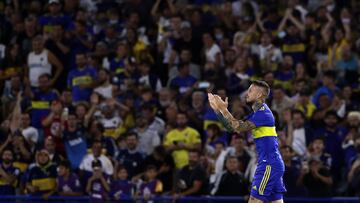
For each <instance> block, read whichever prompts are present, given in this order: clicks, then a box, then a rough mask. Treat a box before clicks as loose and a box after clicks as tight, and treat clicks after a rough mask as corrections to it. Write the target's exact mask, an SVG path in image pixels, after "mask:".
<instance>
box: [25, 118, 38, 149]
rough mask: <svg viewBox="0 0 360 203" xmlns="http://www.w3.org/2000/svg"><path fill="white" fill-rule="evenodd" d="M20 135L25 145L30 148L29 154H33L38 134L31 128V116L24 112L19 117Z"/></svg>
mask: <svg viewBox="0 0 360 203" xmlns="http://www.w3.org/2000/svg"><path fill="white" fill-rule="evenodd" d="M20 126H21V127H20V128H21V129H22V130H21V134H22V135H23V136H24V138H25V140H26V142H27V144H29V146H30V148H31V152H34V150H35V146H36V144H37V143H38V140H39V132H38V130H37V129H36V128H34V127H32V126H31V115H30V113H27V112H24V113H22V115H21V122H20Z"/></svg>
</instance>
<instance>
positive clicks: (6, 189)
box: [0, 166, 21, 195]
mask: <svg viewBox="0 0 360 203" xmlns="http://www.w3.org/2000/svg"><path fill="white" fill-rule="evenodd" d="M1 167H2V168H3V170H4V171H5V173H7V174H9V175H12V176H14V177H16V180H15V181H14V182H13V183H12V184H10V183H9V182H8V181H7V180H6V179H5V178H4V177H2V176H0V195H15V188H16V186H17V184H18V179H19V176H20V173H21V172H20V169H18V168H16V167H14V166H10V167H8V168H5V167H4V166H1Z"/></svg>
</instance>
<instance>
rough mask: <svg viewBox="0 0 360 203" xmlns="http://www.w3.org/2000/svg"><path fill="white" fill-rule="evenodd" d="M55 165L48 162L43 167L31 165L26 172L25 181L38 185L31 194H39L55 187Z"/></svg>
mask: <svg viewBox="0 0 360 203" xmlns="http://www.w3.org/2000/svg"><path fill="white" fill-rule="evenodd" d="M56 177H57V171H56V165H54V164H49V165H47V166H44V167H40V166H37V165H36V166H33V167H31V168H30V169H29V171H28V172H27V182H28V183H30V184H31V185H32V186H35V187H38V188H39V191H38V192H37V193H36V194H33V195H41V194H44V193H47V192H49V191H51V190H55V189H56Z"/></svg>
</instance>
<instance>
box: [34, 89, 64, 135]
mask: <svg viewBox="0 0 360 203" xmlns="http://www.w3.org/2000/svg"><path fill="white" fill-rule="evenodd" d="M58 97H59V93H58V92H57V91H55V90H51V91H49V92H41V91H40V90H38V89H37V90H34V98H33V99H32V100H31V107H30V108H31V124H32V126H34V127H35V128H41V127H42V125H41V121H42V120H43V119H44V118H46V117H47V116H48V115H49V113H50V108H51V102H52V101H55V100H57V99H58Z"/></svg>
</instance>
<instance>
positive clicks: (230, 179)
mask: <svg viewBox="0 0 360 203" xmlns="http://www.w3.org/2000/svg"><path fill="white" fill-rule="evenodd" d="M225 165H226V171H224V172H223V173H222V174H220V176H218V177H217V180H216V182H215V188H213V189H212V191H211V194H212V195H216V196H245V195H248V194H249V185H248V183H247V182H246V180H245V178H244V175H243V174H242V173H241V172H240V171H239V162H238V160H237V158H236V157H235V156H229V157H227V158H226V164H225Z"/></svg>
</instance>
